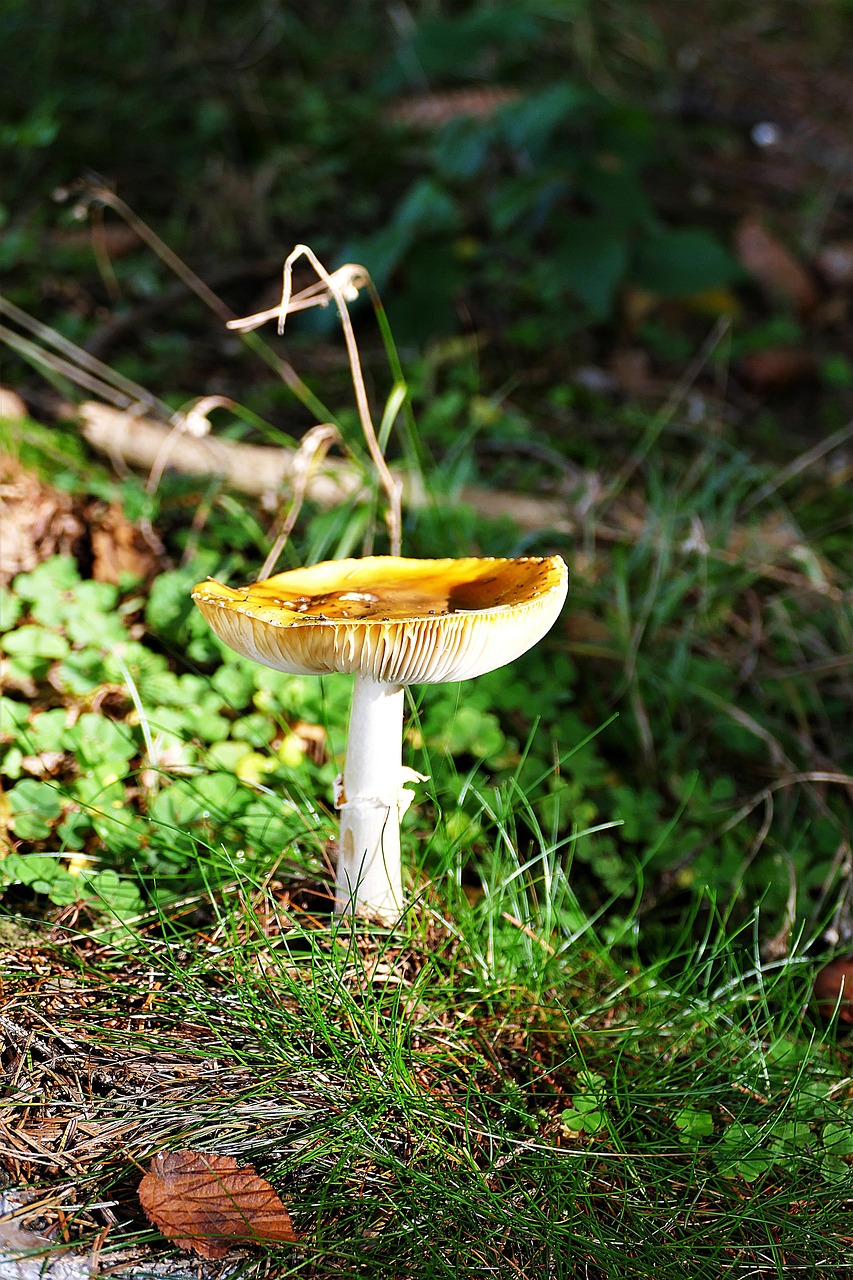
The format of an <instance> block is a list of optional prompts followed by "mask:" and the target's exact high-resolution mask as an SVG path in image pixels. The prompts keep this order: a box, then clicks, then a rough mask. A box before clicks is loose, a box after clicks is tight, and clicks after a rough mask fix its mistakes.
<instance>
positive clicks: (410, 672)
mask: <svg viewBox="0 0 853 1280" xmlns="http://www.w3.org/2000/svg"><path fill="white" fill-rule="evenodd" d="M568 585H569V575H568V570H567V569H566V566H565V564H564V563H563V561H562V560H561V559H560V557H559V556H549V557H542V558H538V557H528V558H524V559H518V560H499V559H473V558H472V559H465V560H409V559H405V558H402V557H399V556H367V557H365V558H364V559H362V560H326V561H323V562H322V563H321V564H315V565H310V566H309V567H308V568H305V569H292V570H290V571H289V572H288V573H277V574H275V576H274V577H272V578H266V579H265V580H264V581H263V582H256V583H253V584H252V585H251V586H248V587H237V588H233V587H225V586H222V585H221V583H219V582H213V581H212V580H210V581H208V582H202V583H200V584H199V586H197V587H196V588H195V590H194V591H193V593H192V594H193V600H195V602H196V604H197V605H198V607H199V609H200V610H201V612H202V613H203V614H204V616H205V618H206V619H207V621H208V622H209V623H210V625H211V627H212V628H213V630H214V631H215V632H216V634H217V635H218V636H219V638H220V640H223V641H224V642H225V643H226V644H227V645H229V646H230V647H231V648H232V649H235V650H236V651H237V653H240V654H243V656H244V657H247V658H253V659H254V660H255V661H256V662H262V663H264V664H265V665H266V666H268V667H274V668H275V669H276V670H277V671H288V672H290V673H291V674H293V675H323V674H325V673H327V672H331V671H342V672H350V673H352V672H356V673H359V674H361V675H365V676H369V677H371V678H372V679H374V680H377V681H382V682H383V683H387V684H441V683H442V682H444V681H449V680H468V679H470V678H471V677H473V676H479V675H483V674H484V672H486V671H494V670H495V668H496V667H502V666H504V665H505V664H506V663H507V662H512V661H514V659H515V658H517V657H518V656H519V655H520V654H522V653H525V652H526V651H527V650H528V649H530V648H531V647H532V646H533V645H534V644H536V643H537V641H539V640H541V639H542V637H543V636H544V635H545V634H546V632H547V631H549V630H550V628H551V627H552V626H553V624H554V622H555V621H556V620H557V616H558V615H559V612H560V610H561V608H562V607H563V602H564V601H565V599H566V593H567V591H568Z"/></svg>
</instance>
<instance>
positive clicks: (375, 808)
mask: <svg viewBox="0 0 853 1280" xmlns="http://www.w3.org/2000/svg"><path fill="white" fill-rule="evenodd" d="M402 740H403V687H402V685H399V684H382V683H380V682H379V681H377V680H373V679H372V678H371V677H370V676H365V675H357V676H356V678H355V688H354V690H353V699H352V710H351V712H350V723H349V734H348V737H347V753H346V760H345V763H344V773H343V784H342V787H341V788H340V791H339V795H338V797H337V807H338V808H339V809H340V815H341V830H340V847H339V851H338V871H337V893H336V900H335V908H336V910H338V911H344V910H346V908H347V907H348V906H349V905H350V904H353V905H358V904H363V905H365V906H367V907H369V908H370V910H371V911H373V912H375V913H376V914H377V915H379V916H382V917H384V918H388V917H391V918H393V917H394V916H397V915H399V914H400V912H401V911H402V909H403V883H402V874H401V870H400V811H401V803H400V802H401V799H403V800H405V798H406V797H407V794H408V793H405V792H403V791H402V782H403V771H402ZM403 807H404V808H405V807H406V806H405V805H404V806H403Z"/></svg>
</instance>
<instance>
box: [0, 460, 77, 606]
mask: <svg viewBox="0 0 853 1280" xmlns="http://www.w3.org/2000/svg"><path fill="white" fill-rule="evenodd" d="M84 532H85V530H84V526H83V523H82V521H81V520H80V518H79V516H78V515H77V514H76V513H75V511H74V503H73V500H72V498H71V497H70V495H69V494H67V493H60V492H59V490H58V489H53V488H52V487H51V486H50V485H47V484H44V483H43V482H42V481H41V480H40V479H39V478H38V476H36V475H35V474H34V473H33V472H31V471H26V470H25V469H24V468H23V467H22V466H21V465H20V463H19V462H18V461H17V460H16V459H15V458H12V457H11V456H10V455H9V454H4V453H0V547H2V549H3V555H2V564H0V585H4V586H5V585H7V584H8V583H9V582H11V580H12V578H14V576H15V574H16V573H22V572H29V570H31V569H34V568H35V566H36V565H37V564H40V563H41V561H42V560H46V559H47V558H48V556H55V555H73V554H74V552H75V550H76V547H77V545H78V543H79V542H80V539H81V538H82V537H83V534H84Z"/></svg>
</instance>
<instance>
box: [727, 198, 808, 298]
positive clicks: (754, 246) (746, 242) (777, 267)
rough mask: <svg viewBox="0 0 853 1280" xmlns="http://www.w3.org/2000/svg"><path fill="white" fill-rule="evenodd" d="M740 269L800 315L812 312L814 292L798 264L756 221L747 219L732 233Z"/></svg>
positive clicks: (788, 251) (785, 248)
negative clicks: (792, 306) (795, 308)
mask: <svg viewBox="0 0 853 1280" xmlns="http://www.w3.org/2000/svg"><path fill="white" fill-rule="evenodd" d="M735 246H736V249H737V255H738V258H739V260H740V264H741V266H742V267H743V268H744V270H746V271H748V272H749V274H750V275H751V276H752V278H753V280H755V281H756V283H757V284H759V285H760V286H761V288H762V289H763V290H764V291H765V292H766V293H770V294H775V295H777V296H778V295H779V294H781V295H782V297H784V298H787V299H788V301H789V302H793V303H794V305H795V306H796V307H797V308H798V309H799V310H800V311H801V312H802V313H803V314H804V315H807V314H808V313H809V312H810V311H814V309H815V307H816V306H817V301H818V292H817V288H816V287H815V283H814V281H813V280H812V278H811V276H810V275H809V273H808V271H806V269H805V267H804V266H803V265H802V263H801V262H799V261H798V260H797V258H795V257H794V255H793V253H791V250H790V249H788V248H787V247H786V246H785V245H784V244H782V241H781V240H777V239H776V237H775V236H774V235H773V234H772V233H771V232H770V231H768V230H767V228H766V227H765V226H764V223H763V222H761V221H760V220H759V219H758V218H754V217H747V218H744V219H743V221H742V222H741V223H740V225H739V226H738V228H737V231H736V232H735Z"/></svg>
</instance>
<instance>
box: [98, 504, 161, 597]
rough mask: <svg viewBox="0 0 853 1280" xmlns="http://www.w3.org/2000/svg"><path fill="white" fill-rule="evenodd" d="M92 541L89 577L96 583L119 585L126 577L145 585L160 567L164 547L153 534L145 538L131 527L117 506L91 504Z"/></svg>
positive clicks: (135, 527)
mask: <svg viewBox="0 0 853 1280" xmlns="http://www.w3.org/2000/svg"><path fill="white" fill-rule="evenodd" d="M88 517H89V527H90V529H91V538H92V577H93V578H94V579H95V581H96V582H112V583H115V584H118V583H120V582H121V581H122V578H123V577H124V576H125V575H130V576H131V577H133V578H141V579H143V580H145V581H148V580H149V579H151V578H153V577H154V575H155V574H156V573H157V571H158V569H159V568H160V567H161V564H162V562H161V556H162V554H163V546H162V543H161V542H160V540H159V539H158V538H157V537H155V535H154V534H153V533H149V534H148V537H147V539H146V537H145V536H144V535H143V533H142V531H141V529H140V528H139V527H138V526H137V525H135V524H131V522H130V521H129V520H128V518H127V516H126V515H125V514H124V512H123V511H122V509H121V505H120V504H119V503H118V502H111V503H110V504H109V506H106V507H105V506H104V504H103V503H94V504H93V506H92V508H91V509H90V511H89V512H88Z"/></svg>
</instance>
